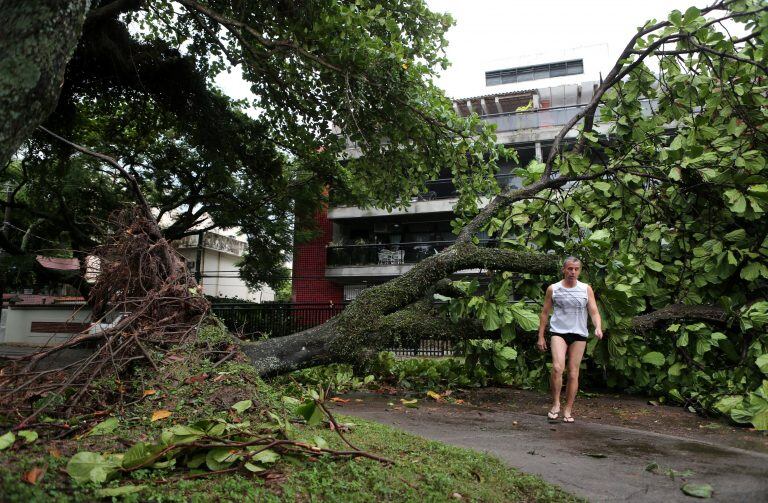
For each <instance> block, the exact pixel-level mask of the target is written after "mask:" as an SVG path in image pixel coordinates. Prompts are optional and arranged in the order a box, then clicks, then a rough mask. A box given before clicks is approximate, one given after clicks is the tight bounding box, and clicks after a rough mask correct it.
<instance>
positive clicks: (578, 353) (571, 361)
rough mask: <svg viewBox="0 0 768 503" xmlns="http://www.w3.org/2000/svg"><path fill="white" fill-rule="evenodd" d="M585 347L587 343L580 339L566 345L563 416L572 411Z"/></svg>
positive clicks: (568, 414) (577, 390)
mask: <svg viewBox="0 0 768 503" xmlns="http://www.w3.org/2000/svg"><path fill="white" fill-rule="evenodd" d="M586 348H587V343H586V342H582V341H577V342H573V343H571V345H570V346H569V347H568V383H567V384H566V388H565V410H563V415H564V416H570V415H571V412H572V411H573V402H574V401H575V400H576V393H578V392H579V367H580V366H581V358H582V357H583V356H584V350H585V349H586Z"/></svg>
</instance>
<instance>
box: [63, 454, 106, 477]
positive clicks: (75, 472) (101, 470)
mask: <svg viewBox="0 0 768 503" xmlns="http://www.w3.org/2000/svg"><path fill="white" fill-rule="evenodd" d="M116 471H117V465H116V464H115V462H113V461H111V460H107V459H105V458H104V456H102V455H101V454H99V453H97V452H88V451H83V452H78V453H77V454H75V455H74V456H72V457H71V458H70V459H69V462H68V463H67V473H68V474H69V476H70V477H72V478H73V479H75V480H76V481H78V482H89V481H90V482H95V483H97V484H101V483H103V482H105V481H106V480H107V478H108V477H109V476H110V475H112V474H113V473H115V472H116Z"/></svg>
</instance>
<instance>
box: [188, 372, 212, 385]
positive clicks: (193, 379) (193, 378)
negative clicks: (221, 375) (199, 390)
mask: <svg viewBox="0 0 768 503" xmlns="http://www.w3.org/2000/svg"><path fill="white" fill-rule="evenodd" d="M206 379H208V374H200V375H196V376H190V377H187V378H186V379H184V383H185V384H194V383H196V382H203V381H205V380H206Z"/></svg>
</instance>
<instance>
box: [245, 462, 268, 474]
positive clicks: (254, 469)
mask: <svg viewBox="0 0 768 503" xmlns="http://www.w3.org/2000/svg"><path fill="white" fill-rule="evenodd" d="M243 466H244V467H245V469H246V470H248V471H249V472H253V473H258V472H263V471H264V470H266V468H263V467H261V466H258V465H254V464H253V463H249V462H246V463H245V464H244V465H243Z"/></svg>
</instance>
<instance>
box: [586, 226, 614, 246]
mask: <svg viewBox="0 0 768 503" xmlns="http://www.w3.org/2000/svg"><path fill="white" fill-rule="evenodd" d="M610 238H611V233H610V232H608V230H607V229H598V230H596V231H595V232H593V233H592V234H590V236H589V240H590V241H593V242H595V243H598V244H601V245H607V244H608V243H609V242H610Z"/></svg>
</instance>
